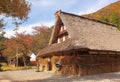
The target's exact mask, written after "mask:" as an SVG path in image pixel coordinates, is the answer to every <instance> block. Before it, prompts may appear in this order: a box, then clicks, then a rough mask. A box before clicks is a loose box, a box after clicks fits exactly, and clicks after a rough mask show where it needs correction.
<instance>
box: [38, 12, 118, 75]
mask: <svg viewBox="0 0 120 82" xmlns="http://www.w3.org/2000/svg"><path fill="white" fill-rule="evenodd" d="M55 16H56V22H55V26H54V28H53V32H52V36H51V39H50V42H49V45H48V47H46V48H44V49H42V50H40V51H39V53H38V55H37V59H38V60H40V59H41V57H44V58H47V57H50V59H51V61H52V57H53V56H63V54H64V55H65V54H66V52H67V54H68V55H67V56H69V54H71V52H73V53H72V54H76V53H77V54H79V56H80V57H81V56H82V55H83V53H82V54H81V53H80V52H82V51H86V52H87V53H85V54H87V55H88V57H87V58H88V59H90V57H89V56H90V54H91V52H92V51H94V52H93V53H94V54H97V56H98V55H100V54H107V55H111V54H114V55H119V54H120V45H119V44H120V43H119V42H120V38H119V37H120V31H119V30H118V29H117V28H116V27H115V26H114V25H112V24H108V23H105V22H101V21H98V20H94V19H89V18H85V17H82V16H78V15H74V14H70V13H66V12H62V11H58V12H56V13H55ZM63 27H64V28H63ZM77 51H79V52H77ZM93 53H92V54H93ZM74 56H75V55H74ZM98 57H99V56H98ZM106 58H107V57H106ZM92 59H93V58H92ZM41 60H44V59H41ZM58 60H60V59H58ZM67 60H69V58H67ZM93 60H94V59H93ZM98 60H101V59H98ZM108 60H109V59H108ZM118 60H119V59H118ZM78 61H79V60H78ZM83 61H86V60H83ZM105 62H106V61H104V62H102V63H105ZM97 64H98V63H97ZM99 64H100V63H99ZM65 65H66V64H65ZM74 65H75V63H74ZM79 65H81V64H79ZM86 65H87V64H86ZM71 66H73V65H71ZM77 66H78V65H77ZM88 67H91V66H88ZM96 69H97V68H96ZM101 69H103V68H101ZM105 72H106V71H105ZM109 72H110V71H109ZM98 73H99V72H98ZM90 74H91V73H90Z"/></svg>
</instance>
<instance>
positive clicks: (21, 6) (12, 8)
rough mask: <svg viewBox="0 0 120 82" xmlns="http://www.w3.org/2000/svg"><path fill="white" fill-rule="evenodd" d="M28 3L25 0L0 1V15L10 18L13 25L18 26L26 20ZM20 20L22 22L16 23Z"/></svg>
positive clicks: (28, 9)
mask: <svg viewBox="0 0 120 82" xmlns="http://www.w3.org/2000/svg"><path fill="white" fill-rule="evenodd" d="M29 12H30V3H28V2H27V1H26V0H0V15H5V16H6V17H12V18H13V19H14V20H15V22H14V24H16V25H19V24H21V23H22V22H24V21H26V20H27V19H28V13H29ZM17 20H21V21H22V22H19V23H18V22H17Z"/></svg>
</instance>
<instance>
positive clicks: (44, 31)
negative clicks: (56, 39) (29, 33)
mask: <svg viewBox="0 0 120 82" xmlns="http://www.w3.org/2000/svg"><path fill="white" fill-rule="evenodd" d="M33 29H34V31H33V35H34V36H33V44H32V46H33V48H32V51H33V52H34V53H35V54H37V53H38V51H39V50H40V49H42V48H44V47H46V46H47V45H48V43H49V39H50V35H51V31H52V30H51V28H49V27H47V26H36V27H33Z"/></svg>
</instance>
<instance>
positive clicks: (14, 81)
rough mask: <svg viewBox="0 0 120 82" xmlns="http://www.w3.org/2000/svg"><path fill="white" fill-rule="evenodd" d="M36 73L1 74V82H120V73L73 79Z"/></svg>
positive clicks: (26, 71) (12, 72) (8, 72)
mask: <svg viewBox="0 0 120 82" xmlns="http://www.w3.org/2000/svg"><path fill="white" fill-rule="evenodd" d="M35 71H36V70H35V69H30V70H20V71H5V72H0V82H120V72H116V73H106V74H99V75H89V76H81V77H75V76H74V77H73V76H64V75H55V74H52V73H45V72H35Z"/></svg>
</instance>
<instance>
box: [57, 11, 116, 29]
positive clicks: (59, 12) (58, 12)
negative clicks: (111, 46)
mask: <svg viewBox="0 0 120 82" xmlns="http://www.w3.org/2000/svg"><path fill="white" fill-rule="evenodd" d="M61 13H63V14H69V15H72V16H77V17H80V18H83V19H88V20H91V21H95V22H99V23H102V24H106V25H110V26H114V27H116V25H114V24H111V23H108V22H103V21H100V20H96V19H92V18H87V17H85V16H81V15H76V14H73V13H67V12H64V11H62V10H58V11H57V12H56V13H55V16H59V15H60V14H61ZM116 28H117V27H116Z"/></svg>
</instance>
